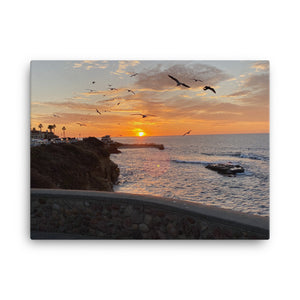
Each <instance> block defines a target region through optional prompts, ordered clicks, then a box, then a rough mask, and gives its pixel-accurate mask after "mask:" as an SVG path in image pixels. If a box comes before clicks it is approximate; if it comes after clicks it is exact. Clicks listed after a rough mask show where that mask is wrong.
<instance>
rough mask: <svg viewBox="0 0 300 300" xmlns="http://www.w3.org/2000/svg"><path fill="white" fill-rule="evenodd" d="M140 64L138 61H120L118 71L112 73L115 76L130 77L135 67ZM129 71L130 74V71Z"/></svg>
mask: <svg viewBox="0 0 300 300" xmlns="http://www.w3.org/2000/svg"><path fill="white" fill-rule="evenodd" d="M139 63H140V62H139V61H138V60H121V61H119V65H118V69H117V70H116V71H115V72H112V73H113V74H115V75H120V74H127V75H130V74H131V73H132V72H133V68H132V67H134V66H136V65H138V64H139ZM128 68H129V71H130V72H128V70H127V69H128Z"/></svg>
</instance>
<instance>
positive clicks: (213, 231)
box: [31, 189, 269, 239]
mask: <svg viewBox="0 0 300 300" xmlns="http://www.w3.org/2000/svg"><path fill="white" fill-rule="evenodd" d="M31 238H32V239H268V238H269V218H266V217H259V216H252V215H247V214H242V213H238V212H234V211H231V210H225V209H220V208H216V207H209V206H204V205H200V204H196V203H190V202H184V201H180V200H174V199H165V198H160V197H152V196H141V195H133V194H124V193H110V192H95V191H74V190H43V189H32V190H31Z"/></svg>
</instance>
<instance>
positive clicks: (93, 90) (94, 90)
mask: <svg viewBox="0 0 300 300" xmlns="http://www.w3.org/2000/svg"><path fill="white" fill-rule="evenodd" d="M86 90H87V91H90V93H92V92H96V90H92V89H86Z"/></svg>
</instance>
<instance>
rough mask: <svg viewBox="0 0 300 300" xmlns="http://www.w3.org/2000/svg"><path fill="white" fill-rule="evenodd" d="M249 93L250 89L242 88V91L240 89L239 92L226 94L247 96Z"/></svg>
mask: <svg viewBox="0 0 300 300" xmlns="http://www.w3.org/2000/svg"><path fill="white" fill-rule="evenodd" d="M248 94H249V90H242V91H238V92H235V93H232V94H229V95H226V97H238V96H247V95H248Z"/></svg>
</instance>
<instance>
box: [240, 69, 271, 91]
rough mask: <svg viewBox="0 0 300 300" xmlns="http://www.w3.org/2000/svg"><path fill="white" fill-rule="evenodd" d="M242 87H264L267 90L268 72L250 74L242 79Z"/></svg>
mask: <svg viewBox="0 0 300 300" xmlns="http://www.w3.org/2000/svg"><path fill="white" fill-rule="evenodd" d="M244 87H246V88H251V89H252V90H258V89H264V90H266V89H267V90H269V74H268V73H262V74H252V75H250V76H249V77H248V78H247V79H246V80H245V81H244Z"/></svg>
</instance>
